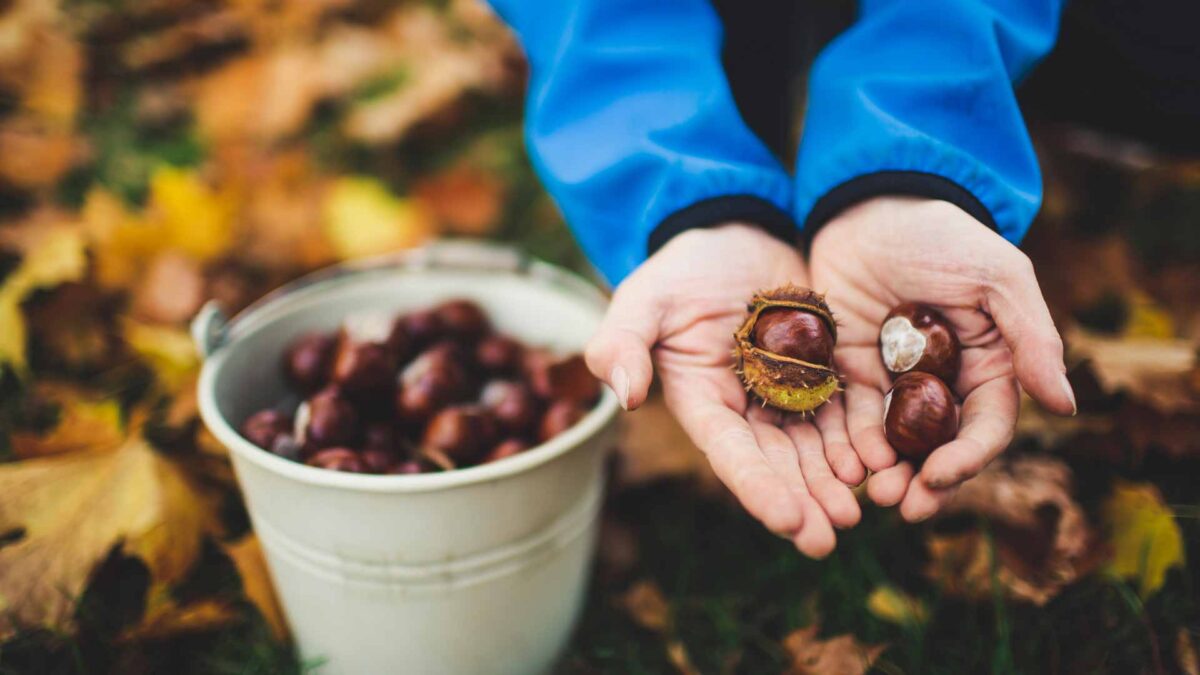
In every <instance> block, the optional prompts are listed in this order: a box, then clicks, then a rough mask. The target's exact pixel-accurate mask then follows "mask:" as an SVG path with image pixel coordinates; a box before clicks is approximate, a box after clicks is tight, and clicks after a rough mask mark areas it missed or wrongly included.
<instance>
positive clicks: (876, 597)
mask: <svg viewBox="0 0 1200 675" xmlns="http://www.w3.org/2000/svg"><path fill="white" fill-rule="evenodd" d="M867 610H868V611H869V612H871V614H874V615H875V616H876V617H878V618H880V619H883V620H884V621H890V622H891V623H896V624H901V625H906V624H923V623H925V621H926V619H928V618H929V609H928V608H927V607H926V606H925V603H924V602H922V601H921V600H920V599H919V598H914V597H913V596H911V595H909V594H908V593H905V592H904V591H902V590H900V589H898V588H896V587H894V586H887V585H884V586H876V587H875V590H873V591H871V595H869V596H867Z"/></svg>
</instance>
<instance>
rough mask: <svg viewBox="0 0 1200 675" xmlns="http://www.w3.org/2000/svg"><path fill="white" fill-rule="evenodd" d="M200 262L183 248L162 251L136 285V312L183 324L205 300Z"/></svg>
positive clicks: (156, 319) (154, 320) (142, 316)
mask: <svg viewBox="0 0 1200 675" xmlns="http://www.w3.org/2000/svg"><path fill="white" fill-rule="evenodd" d="M204 287H205V283H204V273H203V271H202V270H201V269H200V265H199V263H197V262H196V260H195V259H193V258H192V257H191V256H188V255H185V254H183V253H181V252H179V251H175V250H166V251H162V252H161V253H159V254H158V255H156V256H154V258H153V259H152V260H151V261H150V263H149V265H148V266H147V268H146V272H145V274H144V276H143V277H142V278H141V279H140V280H139V281H138V283H137V285H136V286H134V289H133V313H134V314H135V315H137V316H138V317H139V318H142V319H146V320H147V321H150V322H152V323H177V324H181V323H184V322H185V321H188V320H189V319H191V318H192V317H193V316H194V315H195V314H196V311H197V310H198V309H200V305H201V304H203V302H204V300H205V295H204Z"/></svg>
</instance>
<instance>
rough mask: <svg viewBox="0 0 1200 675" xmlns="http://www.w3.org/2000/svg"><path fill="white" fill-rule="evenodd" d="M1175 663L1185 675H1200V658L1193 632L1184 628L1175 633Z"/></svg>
mask: <svg viewBox="0 0 1200 675" xmlns="http://www.w3.org/2000/svg"><path fill="white" fill-rule="evenodd" d="M1175 662H1176V663H1178V664H1179V670H1180V671H1181V672H1183V673H1184V675H1200V656H1197V654H1196V645H1195V644H1193V643H1192V635H1191V632H1190V631H1188V629H1187V628H1184V627H1180V629H1179V630H1178V631H1177V632H1176V633H1175Z"/></svg>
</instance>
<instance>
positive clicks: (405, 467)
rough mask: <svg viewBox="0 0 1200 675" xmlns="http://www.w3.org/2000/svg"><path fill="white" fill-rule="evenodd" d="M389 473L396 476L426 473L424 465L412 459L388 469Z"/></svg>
mask: <svg viewBox="0 0 1200 675" xmlns="http://www.w3.org/2000/svg"><path fill="white" fill-rule="evenodd" d="M387 473H390V474H394V475H407V474H417V473H425V467H424V465H423V464H421V463H420V462H418V461H417V460H415V459H410V460H408V461H405V462H400V463H399V464H396V465H395V466H392V467H390V468H388V470H387Z"/></svg>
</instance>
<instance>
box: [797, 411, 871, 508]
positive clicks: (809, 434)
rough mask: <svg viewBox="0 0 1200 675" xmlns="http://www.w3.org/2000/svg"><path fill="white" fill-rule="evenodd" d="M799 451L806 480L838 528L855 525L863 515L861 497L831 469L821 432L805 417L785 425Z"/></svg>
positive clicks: (812, 492)
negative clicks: (860, 506) (805, 419)
mask: <svg viewBox="0 0 1200 675" xmlns="http://www.w3.org/2000/svg"><path fill="white" fill-rule="evenodd" d="M786 430H787V433H788V436H790V437H791V440H792V443H793V444H794V446H795V448H796V452H797V453H799V456H800V470H801V471H802V472H803V473H804V483H805V485H807V486H808V491H809V493H810V494H812V496H813V498H814V499H816V500H817V503H818V504H820V506H821V508H822V509H824V511H825V513H826V514H827V515H828V516H829V521H830V522H831V523H832V524H833V525H835V526H836V527H839V528H842V529H845V528H848V527H854V526H855V525H857V524H858V521H859V518H861V517H862V510H861V509H859V507H858V500H857V499H855V498H854V493H853V492H851V491H850V488H849V487H848V486H847V485H846V484H845V483H843V482H842V481H841V480H839V479H838V477H837V476H835V475H834V474H833V471H832V470H831V469H830V468H829V461H828V460H827V459H826V458H825V452H824V450H823V448H822V446H821V439H822V437H821V434H820V433H819V432H818V431H817V429H816V427H814V426H813V425H812V424H809V423H808V422H805V421H803V420H797V419H793V420H790V421H789V422H788V423H787V425H786Z"/></svg>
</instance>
